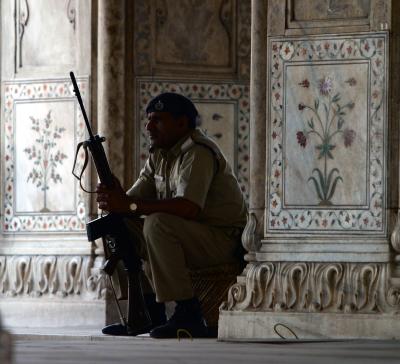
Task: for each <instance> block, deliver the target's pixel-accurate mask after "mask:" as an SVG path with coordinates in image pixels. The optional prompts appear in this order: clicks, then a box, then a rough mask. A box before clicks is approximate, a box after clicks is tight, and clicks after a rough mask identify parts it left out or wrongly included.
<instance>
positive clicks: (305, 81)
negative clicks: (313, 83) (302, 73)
mask: <svg viewBox="0 0 400 364" xmlns="http://www.w3.org/2000/svg"><path fill="white" fill-rule="evenodd" d="M299 85H300V86H303V87H304V88H309V87H310V81H308V80H307V78H306V79H304V80H303V81H301V82H300V83H299Z"/></svg>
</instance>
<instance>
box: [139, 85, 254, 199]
mask: <svg viewBox="0 0 400 364" xmlns="http://www.w3.org/2000/svg"><path fill="white" fill-rule="evenodd" d="M137 85H138V86H137V98H138V100H137V105H138V108H139V110H138V114H137V120H140V124H139V125H138V127H139V131H138V135H139V140H138V145H139V153H138V154H137V157H136V158H137V159H138V163H139V166H140V167H143V165H144V162H145V160H146V159H147V156H148V140H147V135H146V129H145V125H146V121H147V117H146V114H145V112H144V111H145V107H146V104H147V103H148V102H149V101H150V99H151V98H152V97H154V96H156V95H158V94H159V93H161V92H177V93H180V94H182V95H185V96H187V97H189V98H190V99H191V100H192V101H193V102H194V103H195V105H196V107H197V108H198V111H199V114H200V119H201V124H200V125H199V127H200V128H201V129H203V130H204V131H206V132H207V134H208V135H209V136H210V137H212V138H213V139H214V140H215V141H216V142H217V143H218V144H219V145H220V147H221V149H222V151H223V153H224V154H225V156H226V158H227V160H228V161H229V162H230V163H231V165H232V167H233V169H234V171H235V173H236V176H237V178H238V181H239V184H240V186H241V188H242V191H243V192H244V194H245V196H246V199H247V200H248V194H249V118H250V104H249V91H250V90H249V87H248V86H247V85H245V84H231V83H202V82H184V81H181V82H173V81H152V80H149V79H144V78H143V79H138V82H137Z"/></svg>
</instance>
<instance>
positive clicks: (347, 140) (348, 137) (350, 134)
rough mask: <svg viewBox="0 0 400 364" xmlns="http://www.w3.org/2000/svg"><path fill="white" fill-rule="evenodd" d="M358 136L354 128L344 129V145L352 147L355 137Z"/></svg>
mask: <svg viewBox="0 0 400 364" xmlns="http://www.w3.org/2000/svg"><path fill="white" fill-rule="evenodd" d="M355 137H356V132H355V131H354V130H352V129H345V130H344V131H343V140H344V146H345V147H346V148H347V147H350V146H351V145H352V144H353V141H354V138H355Z"/></svg>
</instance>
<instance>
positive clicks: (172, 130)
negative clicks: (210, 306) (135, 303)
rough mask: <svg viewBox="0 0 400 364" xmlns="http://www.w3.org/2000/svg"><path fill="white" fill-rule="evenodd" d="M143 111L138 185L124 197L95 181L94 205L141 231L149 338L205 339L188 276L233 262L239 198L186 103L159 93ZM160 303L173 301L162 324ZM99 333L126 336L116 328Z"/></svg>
mask: <svg viewBox="0 0 400 364" xmlns="http://www.w3.org/2000/svg"><path fill="white" fill-rule="evenodd" d="M146 113H147V117H148V122H147V124H146V130H147V132H148V134H149V138H150V141H151V147H150V157H149V158H148V160H147V162H146V165H145V167H144V168H143V169H142V171H141V172H140V176H139V178H138V180H137V181H136V183H135V184H134V185H133V186H132V187H131V188H130V189H129V190H128V191H127V192H126V193H125V192H124V191H123V189H122V187H121V185H120V184H119V183H118V181H117V183H116V184H115V185H116V186H115V187H113V188H112V189H107V188H106V187H105V186H104V185H102V184H99V185H98V188H97V192H98V196H97V201H98V204H99V208H100V209H103V210H106V211H109V212H115V213H122V214H128V216H132V218H127V219H125V220H124V221H125V224H126V226H127V227H128V229H129V231H132V232H134V234H136V236H137V234H142V236H141V238H140V240H141V245H145V246H144V247H143V246H141V247H139V248H138V251H139V254H140V256H141V258H142V259H143V260H144V271H145V273H146V276H147V277H148V279H149V281H150V285H151V286H152V288H153V290H154V293H155V295H154V293H153V294H147V295H145V301H146V303H147V307H148V310H149V313H150V316H151V318H152V321H153V326H155V327H154V328H153V329H152V330H151V331H150V336H151V337H154V338H169V337H175V338H176V337H177V330H179V329H185V330H187V331H188V332H190V334H191V335H192V336H193V337H202V336H207V327H206V325H205V323H204V319H203V316H202V313H201V309H200V304H199V301H198V299H197V298H196V297H195V296H194V294H193V289H192V283H191V279H190V275H189V271H190V270H193V269H200V268H206V267H211V266H216V265H221V264H227V263H233V262H235V261H236V260H237V255H236V256H235V252H237V250H238V246H240V237H241V233H242V230H243V228H244V226H245V224H246V213H247V209H246V204H245V200H244V198H243V195H242V192H241V190H240V187H239V185H238V182H237V179H236V178H235V176H234V175H233V173H232V169H231V167H230V166H229V164H228V163H227V161H226V159H225V157H224V156H223V154H222V153H221V151H220V149H219V148H218V146H217V145H216V144H215V143H214V142H213V141H212V140H211V139H210V138H208V137H207V136H205V135H204V134H203V133H202V132H201V131H200V130H199V129H197V128H196V120H197V118H198V112H197V110H196V108H195V106H194V105H193V103H192V102H191V101H190V100H189V99H187V98H186V97H184V96H182V95H179V94H175V93H163V94H160V95H159V96H157V97H155V98H154V99H152V100H151V101H150V102H149V104H148V106H147V108H146ZM143 215H144V216H145V218H144V222H142V226H140V225H139V224H138V220H139V217H141V216H143ZM138 226H139V228H138ZM152 297H153V298H152ZM155 299H156V300H155ZM167 301H175V302H176V306H175V312H174V314H173V315H172V317H171V318H170V319H169V320H168V321H166V319H165V306H164V302H167ZM103 333H106V334H111V335H118V334H119V335H120V334H126V332H125V331H124V328H123V327H122V325H118V324H115V325H110V326H107V327H105V328H104V329H103Z"/></svg>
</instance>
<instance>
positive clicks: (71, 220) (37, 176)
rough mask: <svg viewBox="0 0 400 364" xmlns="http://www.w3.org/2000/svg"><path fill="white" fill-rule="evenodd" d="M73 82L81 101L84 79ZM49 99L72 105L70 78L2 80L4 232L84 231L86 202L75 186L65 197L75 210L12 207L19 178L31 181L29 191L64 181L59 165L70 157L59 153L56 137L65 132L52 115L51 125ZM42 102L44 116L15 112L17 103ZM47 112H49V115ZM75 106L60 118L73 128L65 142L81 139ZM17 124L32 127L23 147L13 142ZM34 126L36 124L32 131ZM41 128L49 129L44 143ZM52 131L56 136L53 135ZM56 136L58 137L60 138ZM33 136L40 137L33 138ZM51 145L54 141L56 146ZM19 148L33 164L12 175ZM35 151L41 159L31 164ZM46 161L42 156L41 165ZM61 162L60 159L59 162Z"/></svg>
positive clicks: (80, 161)
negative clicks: (70, 200) (46, 106)
mask: <svg viewBox="0 0 400 364" xmlns="http://www.w3.org/2000/svg"><path fill="white" fill-rule="evenodd" d="M78 84H79V88H80V90H81V94H82V97H83V98H84V99H85V97H87V96H86V95H87V90H88V89H89V88H88V86H89V82H88V80H87V79H86V80H78ZM54 102H56V103H57V105H71V104H74V103H75V102H76V97H75V95H73V93H72V90H71V87H70V80H69V79H68V80H56V81H53V80H43V81H40V80H38V81H16V82H6V83H5V84H4V94H3V103H2V104H3V105H4V109H3V112H4V149H3V152H4V185H3V209H2V212H3V214H2V229H3V232H4V233H13V234H14V233H19V232H22V233H26V232H50V231H51V232H65V231H68V232H71V231H78V232H82V231H84V230H85V225H86V221H85V219H86V211H87V207H86V206H87V200H85V196H84V195H83V193H82V191H81V190H80V189H78V188H75V195H70V196H69V197H70V198H71V199H74V200H75V201H76V202H75V203H76V205H75V206H76V207H75V211H69V210H68V211H57V212H53V211H47V213H45V214H44V213H43V212H44V211H40V209H41V207H40V205H38V206H37V207H38V210H34V211H33V212H29V213H26V212H25V211H22V212H21V211H17V207H16V206H17V201H16V185H17V182H18V181H22V180H24V182H26V183H27V184H30V185H31V184H32V183H36V185H34V187H33V189H34V188H35V186H37V188H38V189H42V188H44V191H47V192H49V193H50V192H51V189H50V188H53V185H52V186H50V185H49V182H50V181H51V183H52V184H54V183H55V181H57V182H56V183H57V184H58V185H60V184H65V183H66V181H65V180H64V178H62V176H63V175H62V174H61V172H60V171H59V169H60V170H61V166H62V169H65V168H66V166H65V164H66V163H65V162H66V161H68V160H69V158H71V157H73V155H72V156H71V155H70V154H69V153H68V152H66V153H64V152H63V151H62V150H61V148H58V147H57V145H61V143H62V142H61V140H62V141H63V142H64V141H65V138H66V137H67V136H66V135H67V134H68V130H64V128H63V127H60V126H59V125H60V124H59V122H60V120H59V119H57V120H58V122H57V123H55V117H54V115H55V110H54V109H53V108H52V107H50V103H51V104H52V105H55V104H54ZM47 103H49V104H48V105H49V106H48V108H47V109H44V110H46V111H44V114H35V117H34V118H33V119H34V120H35V121H33V119H32V118H31V119H29V115H33V114H27V117H26V118H23V119H19V118H18V117H17V116H16V114H17V110H18V109H19V107H21V105H38V104H40V105H46V104H47ZM67 109H68V108H66V109H60V108H59V109H57V110H59V111H58V114H57V115H59V116H60V114H59V112H60V110H67ZM49 110H52V111H51V112H50V113H48V112H49ZM69 110H71V109H69ZM75 110H76V114H74V113H71V115H66V116H65V117H66V118H71V120H69V121H68V125H70V126H71V128H72V130H73V133H72V135H73V137H74V140H70V141H68V142H67V143H77V141H78V140H83V139H84V138H85V128H84V122H83V118H82V115H81V114H80V113H79V112H78V111H77V110H78V108H75ZM42 116H44V118H42ZM59 116H58V117H59ZM53 119H54V120H53ZM71 121H74V123H71ZM26 123H28V125H25V124H26ZM17 124H20V125H22V126H23V128H21V130H24V129H25V128H26V129H28V128H32V132H33V134H32V135H34V137H33V138H32V139H33V140H32V141H30V140H28V141H27V144H26V145H25V146H24V147H22V148H21V146H20V145H17V143H16V142H15V140H16V135H17V133H16V131H17ZM47 124H48V125H47ZM56 124H57V125H56ZM64 124H65V123H64ZM64 124H63V125H64ZM33 128H35V130H34V129H33ZM36 128H39V130H36ZM43 132H46V133H50V134H48V135H47V141H45V139H46V138H43V140H41V138H42V137H44V134H43ZM54 133H55V134H57V135H56V136H55V135H54ZM68 135H69V134H68ZM59 136H61V137H62V138H59ZM35 139H37V140H41V141H40V142H39V141H37V142H36V141H35ZM51 140H52V141H51ZM31 143H32V145H31ZM52 143H56V145H54V144H52ZM46 144H47V147H46V148H47V149H46V150H47V151H49V154H47V158H46V159H45V158H44V157H45V153H44V148H45V147H44V146H45V145H46ZM64 145H65V143H64ZM18 148H19V152H20V153H19V154H20V155H23V156H24V157H26V156H27V157H28V158H27V159H28V162H29V158H31V162H33V165H32V168H28V169H27V171H22V172H24V173H22V174H17V149H18ZM24 149H25V150H24ZM39 149H40V150H41V152H40V153H41V157H40V160H41V161H40V162H39V164H35V162H38V161H39V157H38V153H39ZM65 154H67V155H68V157H66V155H65ZM45 160H47V162H46V163H45ZM83 162H84V155H83V153H81V154H80V155H79V158H78V161H77V163H78V167H77V168H78V169H79V168H80V167H81V166H82V165H83ZM61 163H63V165H62V164H61ZM40 164H42V166H40ZM45 164H46V169H47V172H46V173H47V181H45V180H44V174H45V172H44V170H42V167H44V166H45ZM34 170H35V171H34ZM25 172H26V173H27V174H26V173H25ZM30 174H31V175H30ZM29 176H30V177H29ZM17 179H18V181H17ZM27 179H28V181H27ZM39 182H40V183H39ZM38 184H39V185H38ZM46 184H47V185H46ZM54 187H55V185H54ZM58 187H59V186H57V188H58ZM39 202H40V200H39ZM53 205H54V204H53ZM43 208H44V210H46V208H47V207H45V206H43Z"/></svg>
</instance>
